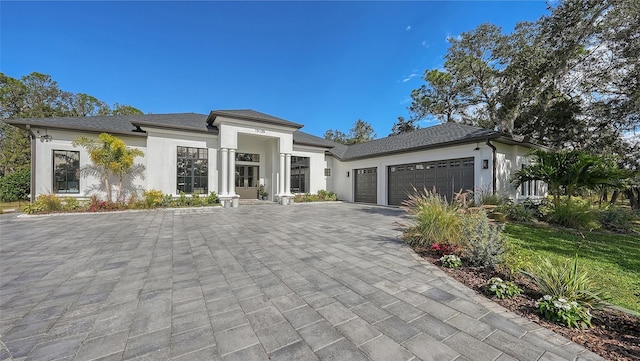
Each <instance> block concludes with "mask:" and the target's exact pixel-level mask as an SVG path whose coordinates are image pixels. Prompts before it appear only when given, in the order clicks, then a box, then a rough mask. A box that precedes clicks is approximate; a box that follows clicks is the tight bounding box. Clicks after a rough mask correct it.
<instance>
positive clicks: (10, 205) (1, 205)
mask: <svg viewBox="0 0 640 361" xmlns="http://www.w3.org/2000/svg"><path fill="white" fill-rule="evenodd" d="M27 203H29V201H18V202H0V210H5V209H18V210H19V209H20V208H22V206H24V205H25V204H27Z"/></svg>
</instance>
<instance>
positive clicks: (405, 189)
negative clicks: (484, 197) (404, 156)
mask: <svg viewBox="0 0 640 361" xmlns="http://www.w3.org/2000/svg"><path fill="white" fill-rule="evenodd" d="M473 163H474V162H473V158H460V159H447V160H440V161H435V162H420V163H409V164H400V165H393V166H390V167H388V170H389V177H388V179H389V193H388V200H389V204H390V205H401V204H402V201H403V200H405V199H407V194H409V193H412V192H413V188H414V187H415V189H417V190H419V191H422V190H423V189H424V188H427V189H428V190H429V191H431V190H433V188H434V186H435V189H436V191H437V192H438V193H439V194H440V195H443V196H445V197H447V200H451V199H453V196H454V194H455V193H458V192H459V191H460V190H463V191H466V190H470V189H471V190H473V188H474V166H473Z"/></svg>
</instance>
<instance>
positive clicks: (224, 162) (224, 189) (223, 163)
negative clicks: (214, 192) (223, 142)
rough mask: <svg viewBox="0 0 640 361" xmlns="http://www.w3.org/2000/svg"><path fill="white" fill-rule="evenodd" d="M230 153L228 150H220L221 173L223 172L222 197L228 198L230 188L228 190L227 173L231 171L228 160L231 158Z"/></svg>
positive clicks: (221, 180)
mask: <svg viewBox="0 0 640 361" xmlns="http://www.w3.org/2000/svg"><path fill="white" fill-rule="evenodd" d="M228 152H229V150H228V149H227V148H222V149H220V161H221V162H220V172H221V177H220V195H221V196H226V195H228V194H229V191H228V188H227V178H228V177H229V176H228V175H227V172H228V171H229V168H228V167H227V160H228V158H229V156H228V155H227V154H228Z"/></svg>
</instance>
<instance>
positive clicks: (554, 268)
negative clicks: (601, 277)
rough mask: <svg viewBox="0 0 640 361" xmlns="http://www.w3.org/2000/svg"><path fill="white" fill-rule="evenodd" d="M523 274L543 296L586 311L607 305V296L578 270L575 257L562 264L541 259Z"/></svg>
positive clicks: (586, 273)
mask: <svg viewBox="0 0 640 361" xmlns="http://www.w3.org/2000/svg"><path fill="white" fill-rule="evenodd" d="M524 274H525V275H526V276H527V277H528V278H529V279H531V281H532V282H533V283H535V285H536V286H537V287H538V289H539V290H540V292H541V293H542V294H543V295H548V296H551V297H552V298H554V299H565V300H568V301H569V302H571V301H575V302H577V303H578V304H579V305H580V306H581V307H585V308H587V309H593V308H602V307H604V306H606V305H607V302H606V300H607V299H608V297H607V295H606V294H605V293H604V292H602V291H600V290H598V289H597V288H596V287H595V286H594V285H593V282H592V281H591V277H590V275H589V273H588V272H586V271H583V270H580V269H578V258H577V257H576V258H574V259H573V261H571V260H566V261H565V262H563V263H553V262H551V260H550V259H549V258H542V257H541V258H539V261H538V262H537V263H535V264H534V265H532V266H531V267H530V268H529V270H528V271H525V272H524Z"/></svg>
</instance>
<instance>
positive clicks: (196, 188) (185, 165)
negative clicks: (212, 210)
mask: <svg viewBox="0 0 640 361" xmlns="http://www.w3.org/2000/svg"><path fill="white" fill-rule="evenodd" d="M177 158H178V159H177V164H178V172H177V174H178V179H177V187H176V188H177V190H178V193H179V192H184V193H196V194H207V193H208V192H209V190H208V183H209V169H208V158H209V157H208V151H207V149H206V148H190V147H178V157H177Z"/></svg>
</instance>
